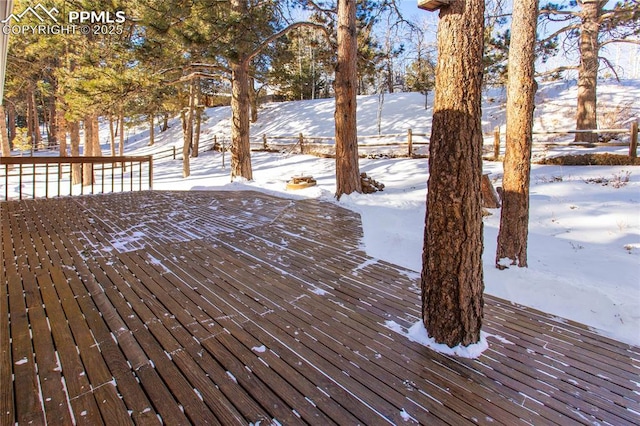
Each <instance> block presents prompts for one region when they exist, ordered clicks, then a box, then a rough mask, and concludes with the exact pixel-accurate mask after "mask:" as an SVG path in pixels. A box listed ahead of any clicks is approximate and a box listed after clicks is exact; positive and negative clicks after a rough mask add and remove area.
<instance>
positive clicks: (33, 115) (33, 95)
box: [29, 88, 42, 151]
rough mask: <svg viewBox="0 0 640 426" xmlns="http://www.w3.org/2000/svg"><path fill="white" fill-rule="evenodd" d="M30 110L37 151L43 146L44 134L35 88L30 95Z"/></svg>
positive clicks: (31, 131) (32, 133)
mask: <svg viewBox="0 0 640 426" xmlns="http://www.w3.org/2000/svg"><path fill="white" fill-rule="evenodd" d="M29 109H30V111H31V123H30V126H31V129H30V134H31V140H32V142H33V145H34V147H35V150H36V151H37V150H38V149H40V146H41V145H42V134H41V133H40V120H39V119H38V107H37V104H36V90H35V88H33V89H32V90H31V93H30V94H29Z"/></svg>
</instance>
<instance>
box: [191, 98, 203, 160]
mask: <svg viewBox="0 0 640 426" xmlns="http://www.w3.org/2000/svg"><path fill="white" fill-rule="evenodd" d="M202 110H203V107H201V106H200V105H198V106H197V107H196V126H195V130H194V131H193V156H194V157H197V156H198V153H199V151H200V128H201V127H202Z"/></svg>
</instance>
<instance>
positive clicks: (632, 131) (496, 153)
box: [493, 121, 638, 160]
mask: <svg viewBox="0 0 640 426" xmlns="http://www.w3.org/2000/svg"><path fill="white" fill-rule="evenodd" d="M577 133H595V134H624V133H629V157H631V158H636V157H637V156H638V122H637V121H634V122H633V123H631V125H630V128H629V129H595V130H552V131H544V132H533V135H534V136H535V135H570V134H577ZM552 144H553V145H557V144H558V143H557V142H553V143H549V142H547V143H545V145H552ZM569 145H571V146H580V145H583V146H593V145H594V144H592V143H588V142H570V143H569ZM601 145H602V146H612V145H614V144H612V143H602V144H601ZM626 145H627V144H626V143H625V144H622V146H626ZM500 148H501V135H500V127H499V126H498V127H496V128H495V129H494V131H493V158H494V160H497V159H498V158H500Z"/></svg>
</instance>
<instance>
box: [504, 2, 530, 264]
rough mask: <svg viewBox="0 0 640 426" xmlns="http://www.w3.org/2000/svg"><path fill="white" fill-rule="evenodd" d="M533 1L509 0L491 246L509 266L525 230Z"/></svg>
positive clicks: (522, 254) (523, 248)
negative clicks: (502, 147) (501, 147)
mask: <svg viewBox="0 0 640 426" xmlns="http://www.w3.org/2000/svg"><path fill="white" fill-rule="evenodd" d="M537 22H538V0H520V1H517V2H515V3H514V4H513V15H512V21H511V44H510V46H509V69H508V81H507V145H506V152H505V156H504V177H503V179H502V211H501V213H500V231H499V233H498V247H497V251H496V266H498V267H499V268H502V267H503V265H502V264H501V262H500V260H501V259H506V258H508V259H511V264H512V265H516V264H517V265H518V266H520V267H526V266H527V239H528V235H529V183H530V172H531V146H532V139H531V138H532V137H531V131H532V128H533V109H534V106H535V102H534V98H535V94H536V89H537V87H536V86H537V84H536V81H535V80H534V74H535V69H534V63H535V47H536V23H537Z"/></svg>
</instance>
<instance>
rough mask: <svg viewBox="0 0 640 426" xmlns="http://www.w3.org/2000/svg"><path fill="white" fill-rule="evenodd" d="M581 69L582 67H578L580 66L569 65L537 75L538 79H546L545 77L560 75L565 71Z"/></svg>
mask: <svg viewBox="0 0 640 426" xmlns="http://www.w3.org/2000/svg"><path fill="white" fill-rule="evenodd" d="M579 68H580V67H578V66H569V65H567V66H564V67H557V68H554V69H552V70H548V71H545V72H542V73H538V72H537V73H536V77H545V76H548V75H553V74H558V73H561V72H564V71H572V70H577V69H579Z"/></svg>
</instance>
